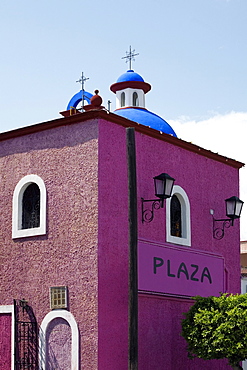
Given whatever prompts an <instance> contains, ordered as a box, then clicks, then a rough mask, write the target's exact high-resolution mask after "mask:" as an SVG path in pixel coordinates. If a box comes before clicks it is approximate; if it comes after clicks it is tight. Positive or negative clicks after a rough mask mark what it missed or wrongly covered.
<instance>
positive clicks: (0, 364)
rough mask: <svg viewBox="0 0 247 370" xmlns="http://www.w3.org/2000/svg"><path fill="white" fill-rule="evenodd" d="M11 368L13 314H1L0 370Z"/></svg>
mask: <svg viewBox="0 0 247 370" xmlns="http://www.w3.org/2000/svg"><path fill="white" fill-rule="evenodd" d="M10 368H11V314H2V313H0V370H7V369H10Z"/></svg>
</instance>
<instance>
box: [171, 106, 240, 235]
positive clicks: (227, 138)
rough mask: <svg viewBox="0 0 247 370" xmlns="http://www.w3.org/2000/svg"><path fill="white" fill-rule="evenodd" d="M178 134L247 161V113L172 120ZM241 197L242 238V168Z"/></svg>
mask: <svg viewBox="0 0 247 370" xmlns="http://www.w3.org/2000/svg"><path fill="white" fill-rule="evenodd" d="M168 122H169V124H170V125H171V126H172V128H173V129H174V130H175V132H176V134H177V136H178V137H179V138H181V139H183V140H186V141H189V142H192V143H194V144H196V145H199V146H201V147H203V148H205V149H209V150H211V151H213V152H215V153H219V154H221V155H224V156H226V157H229V158H232V159H235V160H237V161H240V162H243V163H247V150H246V145H247V135H246V133H247V113H246V112H230V113H228V114H225V115H220V114H216V115H214V116H213V117H211V118H209V119H206V120H201V121H195V120H190V119H189V118H188V117H180V118H179V119H178V120H169V121H168ZM240 198H241V199H242V200H243V201H244V202H245V204H244V207H243V211H242V216H241V222H240V225H241V240H247V170H246V168H245V167H243V168H241V170H240Z"/></svg>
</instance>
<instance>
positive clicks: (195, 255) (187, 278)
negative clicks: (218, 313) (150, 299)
mask: <svg viewBox="0 0 247 370" xmlns="http://www.w3.org/2000/svg"><path fill="white" fill-rule="evenodd" d="M224 286H225V284H224V259H223V257H222V256H219V255H215V254H210V253H205V252H202V251H198V250H193V249H190V248H188V247H186V248H185V247H171V246H167V245H162V244H156V243H152V242H146V241H139V243H138V288H139V290H140V291H146V292H152V293H163V294H171V295H178V296H189V297H193V296H196V295H201V296H204V297H206V296H210V295H214V296H218V295H219V294H220V292H224V291H225V288H224Z"/></svg>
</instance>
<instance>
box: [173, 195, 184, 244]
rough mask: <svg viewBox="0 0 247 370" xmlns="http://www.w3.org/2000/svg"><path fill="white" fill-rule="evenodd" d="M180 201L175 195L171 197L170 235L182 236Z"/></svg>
mask: <svg viewBox="0 0 247 370" xmlns="http://www.w3.org/2000/svg"><path fill="white" fill-rule="evenodd" d="M181 216H182V215H181V203H180V201H179V199H178V197H177V196H176V195H173V196H172V199H171V235H172V236H177V237H179V238H181V237H182V217H181Z"/></svg>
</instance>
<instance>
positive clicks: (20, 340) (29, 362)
mask: <svg viewBox="0 0 247 370" xmlns="http://www.w3.org/2000/svg"><path fill="white" fill-rule="evenodd" d="M27 303H28V302H27V301H25V300H24V299H23V300H14V314H15V370H22V369H30V370H37V369H38V326H37V321H36V318H35V316H34V313H33V310H32V308H31V307H30V306H29V305H28V304H27Z"/></svg>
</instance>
